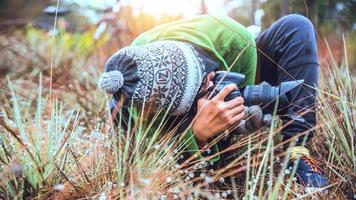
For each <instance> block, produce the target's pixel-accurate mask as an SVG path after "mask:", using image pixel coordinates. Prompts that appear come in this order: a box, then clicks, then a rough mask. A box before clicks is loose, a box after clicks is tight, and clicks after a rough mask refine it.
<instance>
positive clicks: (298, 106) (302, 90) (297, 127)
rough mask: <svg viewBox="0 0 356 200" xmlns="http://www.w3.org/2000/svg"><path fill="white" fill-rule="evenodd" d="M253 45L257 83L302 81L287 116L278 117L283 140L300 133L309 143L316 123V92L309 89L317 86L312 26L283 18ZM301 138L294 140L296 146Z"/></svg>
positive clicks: (300, 19)
mask: <svg viewBox="0 0 356 200" xmlns="http://www.w3.org/2000/svg"><path fill="white" fill-rule="evenodd" d="M256 44H257V48H258V49H257V55H258V64H257V77H256V80H257V82H262V81H266V82H268V83H270V84H271V85H278V84H279V83H281V82H283V81H291V80H298V79H304V84H303V85H302V86H301V87H299V88H298V89H294V90H293V91H292V92H291V104H290V106H289V107H288V108H287V114H286V115H283V116H280V117H281V119H282V121H283V124H284V128H283V130H282V134H283V137H284V139H289V138H291V137H293V136H295V135H296V134H299V133H302V132H304V133H306V134H307V140H309V139H310V138H311V137H312V136H313V134H314V127H315V123H316V113H315V109H316V90H315V89H313V88H311V87H317V82H318V55H317V44H316V38H315V32H314V28H313V25H312V23H311V22H310V21H309V20H308V19H307V18H305V17H303V16H301V15H296V14H292V15H287V16H285V17H282V18H281V19H279V20H278V21H276V22H275V23H273V24H272V25H271V26H270V27H269V28H267V29H266V31H264V32H263V33H262V34H261V35H259V37H258V38H257V39H256ZM310 86H311V87H310ZM304 136H305V135H304ZM304 136H301V137H300V138H298V139H297V145H300V144H301V143H302V141H303V137H304Z"/></svg>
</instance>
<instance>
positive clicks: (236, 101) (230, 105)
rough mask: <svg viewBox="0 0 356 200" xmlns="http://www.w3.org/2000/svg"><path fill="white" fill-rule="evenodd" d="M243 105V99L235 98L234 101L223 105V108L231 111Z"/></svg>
mask: <svg viewBox="0 0 356 200" xmlns="http://www.w3.org/2000/svg"><path fill="white" fill-rule="evenodd" d="M243 103H244V98H242V97H236V98H235V99H232V100H230V101H227V102H226V103H225V106H226V108H227V109H233V108H235V107H238V106H241V105H242V104H243Z"/></svg>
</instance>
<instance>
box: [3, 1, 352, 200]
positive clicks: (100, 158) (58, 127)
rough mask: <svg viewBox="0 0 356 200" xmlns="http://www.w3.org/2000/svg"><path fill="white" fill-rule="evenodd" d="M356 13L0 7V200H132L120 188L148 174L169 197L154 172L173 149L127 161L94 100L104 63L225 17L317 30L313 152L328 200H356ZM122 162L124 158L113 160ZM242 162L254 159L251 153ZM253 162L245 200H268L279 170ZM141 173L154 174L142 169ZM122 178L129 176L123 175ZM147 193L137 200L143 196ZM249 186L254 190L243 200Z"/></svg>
mask: <svg viewBox="0 0 356 200" xmlns="http://www.w3.org/2000/svg"><path fill="white" fill-rule="evenodd" d="M355 11H356V1H355V0H220V1H217V0H90V1H88V0H58V1H55V0H1V1H0V122H1V123H0V132H1V134H0V146H1V147H0V177H1V178H0V199H4V198H5V197H7V198H9V197H13V198H21V197H27V198H39V199H40V198H44V199H47V198H49V197H53V195H57V196H55V197H58V199H61V198H68V199H74V198H87V197H93V198H96V199H105V198H106V196H105V195H107V196H110V194H113V197H117V195H121V194H123V193H124V192H126V193H129V192H130V190H131V189H132V188H124V187H117V185H120V186H121V184H123V185H124V186H125V187H126V186H130V185H129V183H130V184H132V183H133V182H135V181H137V180H136V179H137V177H135V176H134V177H132V174H133V175H135V173H136V172H135V170H137V172H140V173H141V172H142V173H143V172H144V174H145V175H144V176H142V177H143V178H142V181H143V183H146V182H147V180H150V181H152V182H154V183H157V184H151V185H154V186H155V190H156V192H157V194H160V192H161V191H164V190H168V187H167V186H166V185H167V183H166V182H167V180H166V178H167V176H162V174H159V173H156V171H152V170H151V169H163V171H164V170H167V166H166V165H165V163H164V162H163V164H162V163H161V162H157V160H162V159H161V157H165V156H167V155H168V154H167V153H164V152H163V151H165V150H166V149H164V148H161V150H160V151H159V152H158V153H157V152H156V149H154V150H153V153H152V154H150V155H159V156H158V157H155V156H153V157H154V158H150V157H142V158H141V157H140V156H141V155H142V154H141V152H139V151H136V152H135V153H131V152H129V150H128V149H130V148H128V146H129V145H127V146H126V144H127V143H125V145H124V146H125V147H123V146H119V145H118V146H115V145H116V144H117V143H120V142H122V141H120V140H121V139H122V138H121V137H120V136H118V135H116V132H114V131H112V126H111V124H110V123H109V122H110V115H109V114H108V113H109V111H108V108H107V101H108V98H107V97H106V96H105V95H103V94H102V92H101V91H99V90H98V88H97V80H98V76H99V74H100V73H101V72H102V70H103V66H104V63H105V61H106V59H107V58H108V57H109V56H110V55H112V54H113V53H114V52H115V51H117V50H118V49H120V48H121V47H124V46H126V45H129V44H130V43H131V41H132V40H133V39H134V38H135V37H137V36H138V35H139V34H140V33H142V32H144V31H146V30H148V29H150V28H152V27H154V26H157V25H159V24H162V23H165V22H170V21H174V20H177V19H181V18H185V17H190V16H194V15H197V14H206V13H211V14H215V13H225V14H227V15H229V16H230V17H232V18H234V19H235V20H237V21H238V22H240V23H242V24H243V25H245V26H251V25H255V26H254V28H253V30H259V29H261V30H262V31H263V30H264V29H265V28H266V27H268V26H269V25H270V24H271V23H273V21H275V20H276V19H278V18H279V17H282V16H283V15H286V14H289V13H299V14H302V15H304V16H306V17H308V18H309V19H310V20H311V21H312V22H313V23H314V25H315V27H316V32H317V38H318V46H319V58H320V68H321V72H322V73H321V75H320V80H321V81H320V82H321V84H320V91H321V92H320V93H319V98H318V100H319V101H320V102H321V103H320V104H319V105H320V107H321V109H320V112H319V113H318V117H319V119H321V120H320V121H322V122H323V123H321V124H320V125H318V127H320V130H318V131H317V135H316V137H315V139H314V140H313V141H312V144H311V146H312V147H311V151H312V152H313V154H314V155H317V158H318V159H320V160H322V162H323V163H325V169H326V172H327V174H328V175H329V177H330V178H331V180H332V182H333V185H332V189H331V191H332V192H330V193H329V194H325V195H324V198H325V199H332V198H333V199H352V198H353V199H355V194H356V188H355V187H352V186H354V184H355V182H356V175H355V169H356V155H355V151H354V149H355V146H356V145H355V144H356V143H355V138H356V137H355V133H356V131H355V130H356V128H355V124H356V123H355V120H356V112H355V105H356V102H355V101H356V91H355V72H356V57H355V56H354V55H356V21H355V18H356V14H355V13H353V12H355ZM345 44H346V49H345V48H344V47H345ZM346 54H347V55H346ZM347 61H348V62H347ZM349 69H350V70H351V71H352V73H353V74H351V75H350V74H349V73H348V72H349ZM6 77H9V79H10V80H11V82H9V81H8V79H7V78H6ZM324 122H325V123H324ZM271 133H272V131H271ZM71 135H73V136H71ZM70 136H71V137H70ZM243 139H244V140H241V141H242V143H243V144H241V147H246V149H250V147H252V146H253V145H256V148H255V150H254V151H255V152H254V153H256V155H257V154H258V155H260V154H259V153H260V152H262V153H263V154H264V155H265V154H266V155H267V154H268V155H269V153H270V152H268V151H267V150H266V149H268V148H265V146H264V145H265V143H263V141H264V140H262V139H260V138H259V137H256V138H254V139H253V140H252V141H250V138H247V137H245V138H243ZM117 140H119V141H117ZM123 140H124V139H123ZM167 140H168V139H167ZM43 141H44V142H43ZM47 141H50V142H47ZM244 141H245V142H244ZM246 141H249V142H246ZM261 141H262V142H261ZM250 142H251V143H250ZM262 143H263V145H262ZM58 144H61V145H58ZM239 145H240V144H237V146H239ZM275 145H276V146H277V145H278V144H275ZM247 146H248V147H247ZM134 147H135V146H134ZM122 148H124V149H122ZM133 149H141V147H138V148H137V147H135V148H133ZM41 150H43V151H41ZM157 151H158V150H157ZM161 151H162V152H161ZM167 151H168V150H167ZM251 151H252V150H251ZM53 152H55V156H53V155H54V154H53ZM122 152H125V153H124V154H123V155H121V156H123V158H122V159H121V157H120V155H117V154H120V153H122ZM160 152H161V153H162V155H163V156H161V155H160ZM244 153H245V155H246V157H247V155H250V153H251V152H250V151H249V150H248V151H245V152H244ZM126 154H130V155H135V159H131V158H130V157H128V156H126ZM272 154H273V153H272ZM258 155H257V157H253V158H252V159H253V162H254V163H255V164H256V167H251V170H250V169H249V168H248V170H250V172H247V175H248V176H249V175H250V177H249V178H248V177H247V178H246V180H245V179H244V178H245V177H244V174H242V175H240V176H242V179H243V180H245V181H242V182H241V183H239V185H238V186H237V187H238V188H239V189H238V190H237V191H239V192H241V195H240V197H242V196H244V197H246V198H249V199H254V198H255V196H254V195H256V194H257V193H258V195H259V196H258V197H259V198H260V199H261V198H262V197H263V198H264V199H266V196H264V194H263V193H264V191H266V188H264V186H263V185H264V184H265V182H266V181H265V180H264V178H262V179H260V175H261V174H259V172H258V171H259V170H257V169H258V167H262V168H263V170H264V171H263V177H264V176H265V175H266V174H267V175H266V176H269V175H270V174H273V173H272V172H270V170H271V171H273V168H274V167H273V165H277V164H276V163H278V162H277V161H276V163H275V160H273V159H271V162H270V163H269V162H265V163H264V164H262V165H260V166H258V164H259V162H260V161H261V157H258ZM136 156H137V159H139V162H137V160H136ZM168 156H169V155H168ZM124 157H125V158H126V159H129V158H130V160H125V159H124ZM246 157H243V156H242V157H241V158H243V159H244V158H246ZM272 157H273V156H272ZM120 159H121V160H120ZM278 159H279V157H278ZM246 160H247V161H246ZM266 160H269V159H266ZM146 162H148V163H149V165H148V166H146V165H143V166H141V165H140V164H142V163H145V164H146ZM239 162H240V161H239ZM241 162H244V163H249V162H250V160H248V159H245V160H242V161H241ZM251 162H252V161H251ZM137 163H139V164H137ZM170 164H171V165H172V166H174V164H175V163H174V162H172V163H170ZM172 166H169V167H172ZM278 166H279V165H278ZM278 166H277V167H278ZM140 167H142V168H140ZM123 169H124V171H122V170H123ZM126 169H130V170H131V169H134V170H133V171H134V172H132V174H127V172H125V170H126ZM147 170H148V171H147ZM150 170H151V171H150ZM175 170H176V171H177V170H178V169H175ZM176 171H174V172H176ZM130 173H131V171H130ZM249 173H250V174H249ZM122 174H124V175H122ZM282 174H283V173H282ZM176 175H177V174H176ZM179 176H180V175H179ZM188 176H190V174H189V175H188ZM276 176H277V175H276ZM283 176H284V174H283ZM127 177H129V178H127ZM270 178H271V179H273V180H274V181H273V182H274V183H275V185H276V187H274V186H271V185H270V186H268V189H267V191H269V192H271V190H272V189H271V188H273V190H275V191H279V190H283V192H281V193H280V194H282V195H283V199H287V196H288V199H295V198H299V197H300V195H301V193H300V191H299V190H298V188H297V187H292V186H291V183H290V182H288V184H287V185H282V186H281V185H280V184H279V183H281V182H278V181H276V182H275V180H276V179H277V178H278V177H275V176H273V177H272V176H271V177H270ZM122 179H124V180H122ZM174 179H175V178H174ZM169 180H170V179H169ZM217 180H219V178H218V179H217ZM249 180H250V181H249ZM257 180H258V181H257ZM278 180H279V178H278ZM119 181H124V182H119ZM280 181H281V180H280ZM251 182H252V183H253V184H252V185H249V184H250V183H251ZM161 183H166V185H165V184H163V186H162V184H161ZM140 184H141V183H140ZM184 184H186V183H184ZM187 184H188V183H187ZM189 184H190V183H189ZM257 184H261V186H258V187H257ZM144 185H145V184H141V185H140V187H139V192H141V194H142V195H147V188H146V186H144ZM141 186H142V187H141ZM130 187H131V186H130ZM162 187H163V189H162ZM249 187H253V188H255V190H254V191H251V192H246V191H247V188H249ZM178 188H179V189H182V188H183V190H186V189H187V188H188V187H185V186H184V187H181V186H179V187H178ZM245 188H246V191H245ZM256 188H257V189H256ZM148 189H150V188H148ZM57 191H62V193H58V192H57ZM256 191H257V192H256ZM262 191H263V192H262ZM275 191H274V192H275ZM244 192H245V193H244ZM274 192H273V193H274ZM61 195H62V196H61ZM102 195H104V197H103V198H102ZM115 195H116V196H115ZM212 195H214V194H212ZM301 196H303V195H301ZM99 197H100V198H99ZM183 197H186V196H183ZM258 197H256V198H258ZM274 197H276V196H274ZM274 197H273V198H271V199H276V198H277V197H276V198H274ZM303 197H305V195H304V196H303ZM278 198H279V197H278ZM10 199H11V198H10ZM114 199H115V198H114Z"/></svg>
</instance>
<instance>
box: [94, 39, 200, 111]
mask: <svg viewBox="0 0 356 200" xmlns="http://www.w3.org/2000/svg"><path fill="white" fill-rule="evenodd" d="M205 75H206V69H205V65H204V60H203V59H202V58H201V57H200V56H199V52H198V49H197V48H196V47H194V46H192V45H191V44H189V43H185V42H178V41H158V42H153V43H150V44H147V45H139V46H129V47H125V48H123V49H121V50H119V51H118V52H116V53H115V54H114V55H113V56H111V57H110V58H109V59H108V61H107V62H106V64H105V72H104V73H103V74H102V76H101V77H100V79H99V87H100V88H101V90H103V91H105V92H107V93H110V94H114V96H115V95H117V94H123V95H124V97H125V99H126V100H125V104H126V105H128V103H131V100H132V102H133V103H134V104H135V106H140V105H142V104H143V103H147V102H152V103H153V109H154V111H158V109H164V110H168V109H170V112H171V113H172V115H182V114H185V113H187V112H188V111H189V109H190V108H191V106H192V105H193V102H194V100H195V97H196V95H197V93H198V91H199V89H200V87H201V85H202V82H203V78H204V77H205Z"/></svg>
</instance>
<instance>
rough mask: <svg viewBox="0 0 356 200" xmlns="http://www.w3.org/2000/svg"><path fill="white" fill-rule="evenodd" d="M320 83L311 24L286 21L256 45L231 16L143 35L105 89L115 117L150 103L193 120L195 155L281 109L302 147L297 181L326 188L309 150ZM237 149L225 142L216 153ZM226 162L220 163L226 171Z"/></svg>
mask: <svg viewBox="0 0 356 200" xmlns="http://www.w3.org/2000/svg"><path fill="white" fill-rule="evenodd" d="M317 79H318V57H317V46H316V39H315V33H314V29H313V25H312V23H311V22H310V21H309V20H308V19H307V18H305V17H303V16H301V15H295V14H292V15H288V16H285V17H283V18H281V19H279V20H278V21H276V22H275V23H274V24H272V25H271V26H270V27H269V28H267V30H265V31H264V32H263V33H262V34H260V35H259V36H258V37H257V38H256V40H255V38H254V37H253V36H252V34H251V33H250V32H249V31H248V30H247V29H246V28H245V27H244V26H242V25H241V24H239V23H238V22H236V21H234V20H233V19H231V18H229V17H227V16H220V15H219V16H212V15H202V16H196V17H194V18H191V19H185V20H179V21H175V22H172V23H168V24H164V25H161V26H158V27H156V28H153V29H152V30H149V31H147V32H145V33H143V34H141V35H140V36H139V37H138V38H136V39H135V40H134V41H133V42H132V44H131V45H130V46H128V47H125V48H123V49H121V50H119V51H118V52H117V53H115V54H114V55H113V56H111V57H110V58H109V60H108V61H107V62H106V65H105V72H104V73H103V74H102V76H101V78H100V80H99V86H100V88H101V89H102V90H103V91H105V92H107V93H109V94H113V99H112V102H111V109H112V112H115V110H116V112H117V105H118V104H119V101H120V99H123V100H124V103H123V104H124V107H125V105H126V106H127V105H129V104H130V103H131V102H133V103H134V105H136V106H139V105H142V103H143V102H149V103H150V104H151V108H152V109H151V110H152V112H153V113H154V112H155V111H157V110H159V109H166V110H168V109H169V113H171V115H172V116H173V117H179V116H185V115H187V114H188V115H189V116H193V118H194V120H193V118H189V119H190V122H193V124H192V126H191V128H190V129H189V130H188V133H187V136H186V138H187V140H190V144H189V147H188V148H189V152H197V151H199V149H200V148H203V147H204V146H205V145H206V144H207V143H209V141H210V140H211V139H212V138H214V137H217V136H218V135H221V134H225V135H229V136H230V135H232V134H231V132H234V131H235V132H240V133H245V132H253V131H255V130H258V129H259V128H261V127H262V126H263V125H268V124H269V121H270V119H271V114H273V111H274V110H275V108H277V115H279V117H280V119H281V120H282V121H283V129H282V131H281V133H282V135H283V140H284V141H286V140H289V141H291V143H295V142H296V144H295V145H292V146H291V147H289V148H288V149H287V150H288V151H290V155H291V161H290V163H289V165H290V166H291V167H293V166H295V165H297V166H296V168H297V171H296V178H297V182H298V183H300V184H302V185H303V186H305V187H316V188H323V187H325V186H326V185H327V184H328V178H327V177H326V176H325V175H324V174H323V172H322V170H321V169H320V167H319V166H318V164H317V162H316V160H315V159H313V158H312V157H311V155H310V154H309V151H308V149H307V148H306V147H304V144H305V142H307V141H308V140H310V138H311V137H313V132H314V129H315V124H316V114H315V109H316V91H315V89H313V88H314V87H316V86H317ZM301 83H303V84H301ZM254 84H258V85H254ZM122 97H123V98H122ZM277 98H278V99H279V100H278V101H276V99H277ZM276 102H278V104H277V105H276ZM124 107H123V108H124ZM120 108H121V107H120ZM192 120H193V121H192ZM186 127H188V126H186ZM229 133H230V134H229ZM193 135H194V136H193ZM296 136H298V137H299V138H298V137H296ZM227 138H233V137H227ZM232 142H233V141H227V139H224V141H222V142H220V144H219V145H214V146H213V151H215V152H216V151H219V149H220V150H221V149H222V148H224V146H225V147H226V146H227V145H229V143H230V144H232ZM286 148H287V147H286ZM225 158H226V159H227V156H224V155H223V154H222V155H220V156H217V157H214V158H213V159H212V162H216V163H222V164H224V162H226V160H225ZM296 161H298V162H296Z"/></svg>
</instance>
